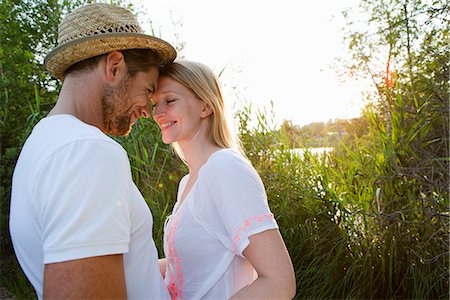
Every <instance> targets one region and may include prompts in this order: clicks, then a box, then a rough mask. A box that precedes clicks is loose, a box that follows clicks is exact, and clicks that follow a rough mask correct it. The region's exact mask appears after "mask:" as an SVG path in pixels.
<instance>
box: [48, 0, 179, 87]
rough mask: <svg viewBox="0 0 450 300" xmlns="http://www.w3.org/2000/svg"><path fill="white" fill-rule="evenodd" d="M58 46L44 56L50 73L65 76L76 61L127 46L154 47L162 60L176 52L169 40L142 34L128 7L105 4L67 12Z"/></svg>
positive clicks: (169, 60) (59, 34)
mask: <svg viewBox="0 0 450 300" xmlns="http://www.w3.org/2000/svg"><path fill="white" fill-rule="evenodd" d="M58 31H59V33H58V45H57V47H56V48H55V49H53V50H52V51H51V52H50V53H49V54H48V55H47V57H46V58H45V60H44V65H45V67H46V68H47V70H48V72H49V73H50V75H52V76H54V77H55V78H58V79H63V78H64V71H66V70H67V69H68V68H69V67H70V66H72V65H74V64H75V63H77V62H80V61H83V60H85V59H88V58H91V57H94V56H97V55H101V54H105V53H109V52H111V51H114V50H125V49H153V50H154V51H156V52H157V53H158V54H159V56H160V58H161V63H162V64H166V63H169V62H172V61H173V60H174V59H175V57H176V55H177V53H176V51H175V49H174V48H173V47H172V46H171V45H170V44H169V43H167V42H166V41H163V40H161V39H159V38H156V37H153V36H150V35H147V34H144V33H143V30H142V29H141V26H140V25H139V23H138V21H137V19H136V17H135V16H134V15H133V14H132V13H131V12H130V11H129V10H127V9H125V8H121V7H118V6H114V5H109V4H105V3H94V4H88V5H85V6H82V7H80V8H78V9H76V10H74V11H73V12H72V13H70V14H68V15H67V16H66V17H65V18H64V20H63V21H62V22H61V24H60V25H59V28H58Z"/></svg>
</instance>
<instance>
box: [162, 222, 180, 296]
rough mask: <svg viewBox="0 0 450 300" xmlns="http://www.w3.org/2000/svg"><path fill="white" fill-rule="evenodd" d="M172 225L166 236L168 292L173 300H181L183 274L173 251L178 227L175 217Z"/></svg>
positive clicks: (175, 251)
mask: <svg viewBox="0 0 450 300" xmlns="http://www.w3.org/2000/svg"><path fill="white" fill-rule="evenodd" d="M172 217H173V220H172V224H171V226H170V230H169V233H168V236H167V249H168V255H167V264H168V265H169V274H166V275H167V276H170V280H169V286H168V289H169V292H170V296H171V297H172V299H173V300H181V299H183V273H182V272H181V267H180V258H179V257H178V255H177V250H176V249H175V243H174V239H175V232H176V228H177V225H178V219H177V218H176V216H172Z"/></svg>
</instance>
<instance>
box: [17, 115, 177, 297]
mask: <svg viewBox="0 0 450 300" xmlns="http://www.w3.org/2000/svg"><path fill="white" fill-rule="evenodd" d="M152 225H153V219H152V215H151V212H150V210H149V208H148V206H147V204H146V203H145V200H144V199H143V197H142V195H141V193H140V192H139V191H138V189H137V187H136V186H135V184H134V183H133V181H132V178H131V170H130V164H129V161H128V157H127V154H126V152H125V150H124V149H123V148H122V147H121V146H120V145H119V144H118V143H117V142H115V141H114V140H112V139H111V138H109V137H107V136H106V135H105V134H103V133H102V132H101V131H100V130H99V129H98V128H97V127H94V126H91V125H88V124H85V123H83V122H81V121H80V120H78V119H77V118H75V117H73V116H71V115H55V116H51V117H47V118H44V119H43V120H41V121H40V122H39V123H38V124H37V125H36V127H35V128H34V129H33V132H32V133H31V135H30V136H29V137H28V139H27V141H26V142H25V145H24V147H23V149H22V152H21V153H20V156H19V159H18V161H17V165H16V168H15V170H14V175H13V182H12V192H11V212H10V232H11V238H12V241H13V246H14V250H15V253H16V256H17V258H18V260H19V263H20V265H21V267H22V268H23V270H24V272H25V274H26V275H27V277H28V279H29V280H30V282H31V283H32V285H33V287H34V288H35V290H36V293H37V295H38V297H39V298H40V299H41V298H42V292H43V272H44V265H45V264H49V263H56V262H63V261H68V260H74V259H81V258H87V257H93V256H101V255H110V254H122V253H123V255H124V256H123V257H124V268H125V278H126V286H127V294H128V298H130V299H139V298H145V299H170V296H169V293H168V291H167V289H166V287H165V285H164V281H163V279H162V276H161V274H160V271H159V266H158V254H157V250H156V247H155V244H154V242H153V239H152Z"/></svg>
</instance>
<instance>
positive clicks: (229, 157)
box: [195, 150, 278, 256]
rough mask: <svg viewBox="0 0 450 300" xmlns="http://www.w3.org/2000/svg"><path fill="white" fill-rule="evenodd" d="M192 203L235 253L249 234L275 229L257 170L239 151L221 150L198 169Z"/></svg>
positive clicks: (203, 220)
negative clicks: (193, 202) (194, 199)
mask: <svg viewBox="0 0 450 300" xmlns="http://www.w3.org/2000/svg"><path fill="white" fill-rule="evenodd" d="M198 179H199V180H198V183H197V184H198V185H199V186H198V188H197V189H196V193H197V195H195V196H196V201H195V205H196V206H197V207H196V209H195V210H196V211H197V212H198V216H199V218H200V219H201V220H200V221H201V222H202V223H203V224H204V225H205V226H206V227H207V229H209V231H210V233H212V234H214V235H215V236H216V237H217V238H218V239H219V240H220V241H221V242H222V244H223V245H224V246H225V247H226V248H228V249H229V250H230V251H232V252H233V253H235V254H236V255H240V256H243V254H242V252H243V251H244V249H245V248H246V247H247V246H248V245H249V243H250V241H249V237H250V236H251V235H253V234H257V233H260V232H263V231H265V230H268V229H275V228H278V226H277V223H276V221H275V219H274V216H273V214H272V213H271V211H270V208H269V206H268V203H267V196H266V193H265V189H264V185H263V183H262V181H261V178H260V177H259V175H258V173H257V172H256V170H255V169H254V168H253V166H251V164H250V163H249V162H248V161H247V160H246V159H244V158H243V157H242V156H241V155H240V154H238V153H236V152H234V151H231V150H225V151H224V150H222V151H221V152H220V153H217V154H215V155H214V157H212V158H210V160H209V161H208V162H207V164H206V165H205V167H204V168H202V169H201V170H200V174H199V178H198Z"/></svg>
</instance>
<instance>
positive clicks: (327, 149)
mask: <svg viewBox="0 0 450 300" xmlns="http://www.w3.org/2000/svg"><path fill="white" fill-rule="evenodd" d="M333 149H334V148H333V147H317V148H294V149H291V151H292V152H294V153H295V154H297V155H299V156H303V154H304V153H305V151H306V150H309V152H311V154H314V155H322V154H327V153H328V152H331V151H333Z"/></svg>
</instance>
